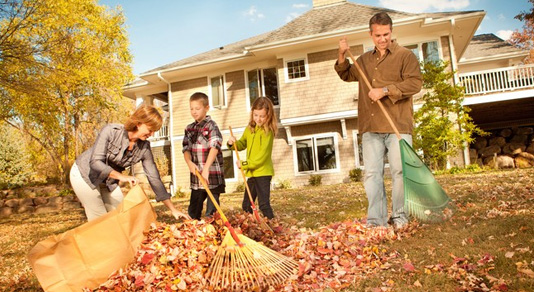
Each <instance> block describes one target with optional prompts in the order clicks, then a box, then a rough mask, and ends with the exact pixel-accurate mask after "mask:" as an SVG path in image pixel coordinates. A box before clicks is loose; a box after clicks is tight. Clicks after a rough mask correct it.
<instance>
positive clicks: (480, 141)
mask: <svg viewBox="0 0 534 292" xmlns="http://www.w3.org/2000/svg"><path fill="white" fill-rule="evenodd" d="M487 145H488V140H486V138H484V137H477V138H476V139H475V142H474V143H473V148H475V149H476V150H480V149H482V148H484V147H486V146H487Z"/></svg>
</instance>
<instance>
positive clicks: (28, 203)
mask: <svg viewBox="0 0 534 292" xmlns="http://www.w3.org/2000/svg"><path fill="white" fill-rule="evenodd" d="M20 205H21V206H34V204H33V199H32V198H24V199H22V200H20Z"/></svg>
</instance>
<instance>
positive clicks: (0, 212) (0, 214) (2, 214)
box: [0, 207, 13, 218]
mask: <svg viewBox="0 0 534 292" xmlns="http://www.w3.org/2000/svg"><path fill="white" fill-rule="evenodd" d="M11 214H13V209H11V208H9V207H1V208H0V218H7V217H9V216H11Z"/></svg>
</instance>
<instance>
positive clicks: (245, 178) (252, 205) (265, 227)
mask: <svg viewBox="0 0 534 292" xmlns="http://www.w3.org/2000/svg"><path fill="white" fill-rule="evenodd" d="M228 128H229V129H230V135H231V136H232V137H233V136H234V132H232V127H228ZM233 146H234V150H235V156H236V157H237V162H238V163H239V164H241V159H239V152H238V151H237V145H236V143H234V145H233ZM239 171H240V172H241V176H242V177H243V181H245V188H246V189H247V194H248V198H249V200H250V206H251V208H252V212H253V213H254V218H256V221H258V223H260V226H261V228H262V229H263V230H266V231H268V232H270V233H271V234H274V231H273V230H272V229H271V227H270V226H269V225H268V224H267V223H265V221H264V220H262V219H261V217H260V214H259V213H258V209H257V208H256V204H254V200H253V199H252V193H251V192H250V188H249V187H248V182H247V177H246V176H245V171H244V170H243V169H242V168H239Z"/></svg>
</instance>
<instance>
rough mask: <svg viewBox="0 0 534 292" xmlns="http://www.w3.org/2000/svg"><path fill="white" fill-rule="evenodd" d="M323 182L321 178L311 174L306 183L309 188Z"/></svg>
mask: <svg viewBox="0 0 534 292" xmlns="http://www.w3.org/2000/svg"><path fill="white" fill-rule="evenodd" d="M322 180H323V177H322V176H320V175H318V174H312V175H310V178H309V179H308V182H309V183H310V185H311V186H320V185H321V182H322Z"/></svg>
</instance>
